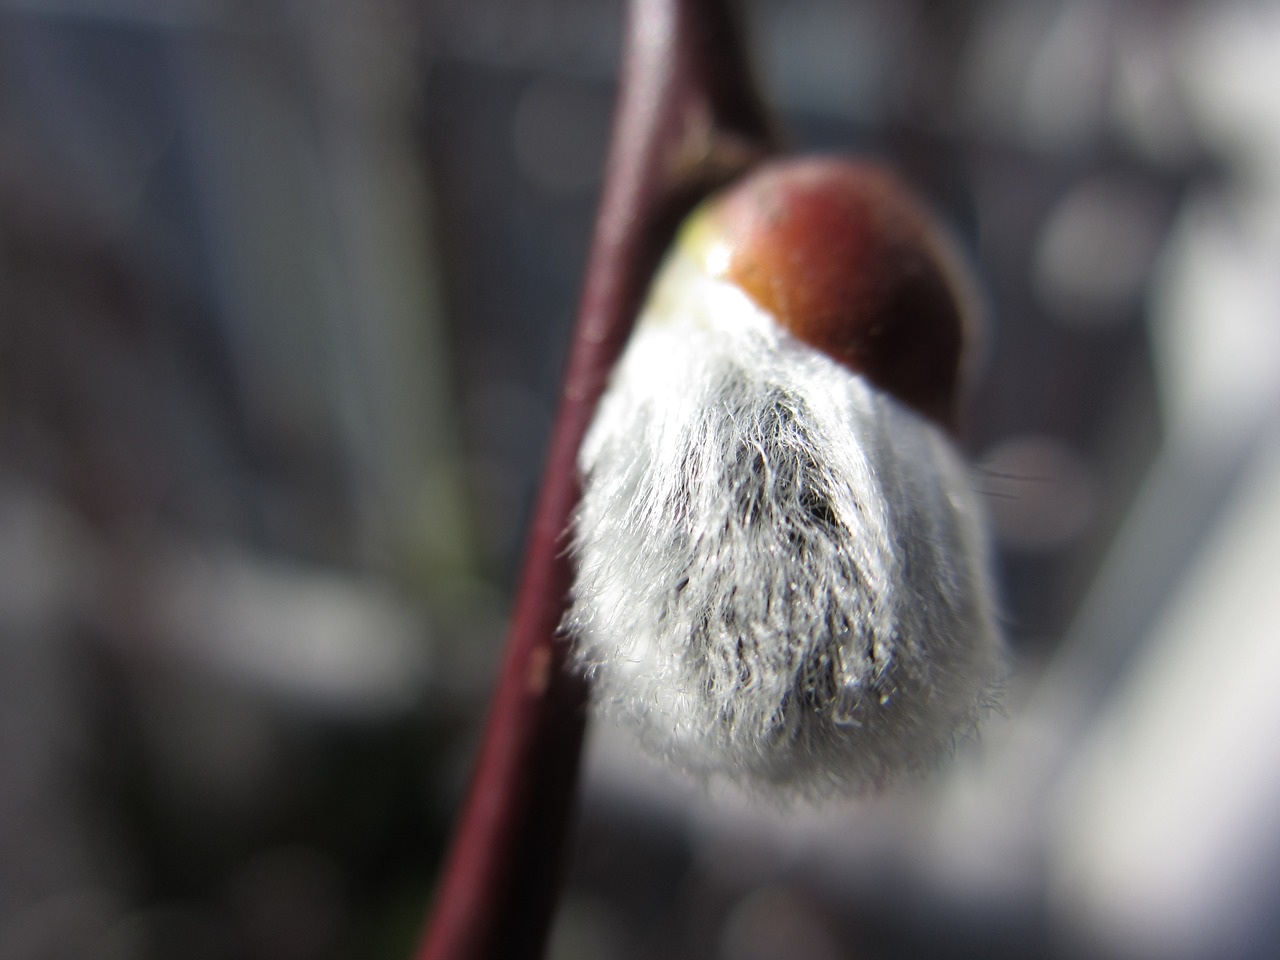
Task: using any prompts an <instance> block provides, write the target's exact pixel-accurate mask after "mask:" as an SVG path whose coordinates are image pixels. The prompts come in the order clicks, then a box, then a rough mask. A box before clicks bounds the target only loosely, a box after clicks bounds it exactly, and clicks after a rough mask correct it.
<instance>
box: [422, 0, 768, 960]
mask: <svg viewBox="0 0 1280 960" xmlns="http://www.w3.org/2000/svg"><path fill="white" fill-rule="evenodd" d="M626 37H627V43H626V50H625V63H624V68H623V76H622V84H621V93H620V96H619V105H618V114H617V119H616V121H615V126H614V133H613V143H612V147H611V150H610V155H609V161H608V168H607V172H606V178H605V188H604V194H603V197H602V199H601V205H600V212H599V216H598V219H597V221H596V230H595V237H594V241H593V246H592V252H591V258H590V261H589V263H588V266H587V275H586V283H585V287H584V290H583V295H582V304H581V308H580V311H579V315H578V325H577V329H576V332H575V335H574V340H573V344H572V347H571V349H570V354H569V360H568V366H567V371H566V374H565V379H564V386H563V391H562V394H561V397H560V409H559V413H558V415H557V418H556V424H555V429H554V432H553V435H552V439H551V446H550V450H549V452H548V457H547V464H546V469H545V472H544V474H543V484H542V490H541V494H540V497H539V500H538V504H537V507H536V510H535V512H534V517H533V523H532V527H531V529H530V531H529V539H528V543H527V546H526V551H525V562H524V568H523V575H522V578H521V581H520V585H519V590H518V593H517V597H516V604H515V611H514V616H513V619H512V624H511V630H510V633H509V634H508V637H507V646H506V651H505V654H504V657H503V662H502V666H501V671H500V674H499V677H498V683H497V687H496V690H495V692H494V697H493V702H492V705H491V707H490V712H489V719H488V725H487V727H486V731H485V737H484V741H483V744H482V746H481V749H480V755H479V757H478V759H477V761H476V767H475V771H474V773H473V775H472V782H471V787H470V791H469V793H468V796H467V800H466V804H465V806H464V808H463V811H462V814H461V817H460V820H459V823H458V826H457V832H456V834H455V836H454V840H453V845H452V848H451V850H450V852H449V856H448V860H447V862H446V864H445V869H444V873H443V874H442V877H441V880H440V885H439V888H438V894H437V897H436V903H435V908H434V912H433V915H432V917H431V921H430V923H429V925H428V927H427V930H426V933H425V935H424V938H423V940H422V943H421V946H420V948H419V951H418V954H417V956H418V960H499V958H501V960H519V958H531V957H537V956H539V955H541V953H542V945H543V941H544V939H545V936H546V931H547V927H548V924H549V921H550V916H551V911H552V908H553V906H554V901H555V896H556V892H557V886H558V883H557V879H558V876H559V872H560V871H559V862H560V859H561V857H560V852H561V847H562V846H563V838H564V834H565V830H566V826H567V823H568V819H569V809H570V807H571V805H572V799H573V792H574V787H575V783H576V777H577V768H578V758H579V754H580V749H581V742H582V733H583V728H584V724H585V702H586V698H587V689H586V684H585V682H584V681H583V680H582V678H580V677H578V676H576V675H575V674H574V673H573V672H572V671H571V670H570V669H569V668H568V667H567V665H566V649H565V645H564V642H563V639H562V638H561V637H560V636H559V635H558V632H557V630H558V627H559V624H560V620H561V617H562V616H563V613H564V608H565V602H566V599H567V596H568V591H569V587H570V583H571V580H572V564H571V558H570V557H569V556H568V554H567V542H566V537H565V533H566V530H567V528H568V526H569V520H570V517H571V515H572V513H573V510H574V508H575V506H576V504H577V501H578V494H579V490H578V477H577V471H576V467H575V463H576V458H577V452H578V447H579V445H580V444H581V442H582V437H583V434H584V433H585V431H586V428H587V424H588V422H589V421H590V418H591V414H592V411H593V410H594V409H595V405H596V401H597V400H598V399H599V397H600V393H601V391H602V390H603V389H604V385H605V382H606V380H607V378H608V375H609V371H610V369H611V368H612V367H613V364H614V362H615V361H616V360H617V358H618V355H619V353H620V352H621V350H622V347H623V344H624V343H625V342H626V339H627V335H628V334H629V333H630V330H631V326H632V323H633V322H634V319H635V315H636V312H637V310H638V309H639V307H640V304H641V301H642V299H643V297H644V293H645V289H646V287H647V286H648V283H649V279H650V277H651V276H652V274H653V271H654V269H655V267H656V266H657V263H658V261H659V259H660V258H661V256H662V253H663V251H664V250H665V249H666V247H667V245H668V243H669V242H670V240H671V237H672V234H673V233H674V230H675V227H676V225H677V224H678V222H679V221H680V219H681V218H682V217H683V216H684V215H685V214H686V213H687V212H688V211H689V210H690V209H691V208H692V207H693V205H694V204H696V203H697V202H698V200H700V199H701V198H702V197H703V196H705V195H706V194H707V193H708V192H709V191H710V190H712V189H714V188H715V187H717V186H720V185H721V184H723V183H724V182H726V181H727V180H728V179H729V178H731V177H733V176H735V175H737V174H739V173H741V172H742V171H743V170H745V169H746V168H747V167H748V166H750V165H751V164H752V163H753V162H755V161H756V160H757V159H759V158H760V157H762V156H763V155H764V154H765V153H766V152H767V151H768V149H769V146H770V144H771V142H772V141H771V137H770V133H769V129H768V125H767V123H766V121H765V115H764V111H763V110H762V108H761V106H760V103H759V101H758V99H757V97H756V94H755V90H754V87H753V85H752V83H751V81H750V76H749V72H748V70H747V67H746V60H745V57H744V54H743V48H742V44H741V42H740V38H739V35H738V30H737V23H736V21H735V19H734V17H733V16H732V14H731V11H730V10H729V9H728V6H727V2H726V0H633V2H632V3H631V4H630V6H629V12H628V20H627V31H626Z"/></svg>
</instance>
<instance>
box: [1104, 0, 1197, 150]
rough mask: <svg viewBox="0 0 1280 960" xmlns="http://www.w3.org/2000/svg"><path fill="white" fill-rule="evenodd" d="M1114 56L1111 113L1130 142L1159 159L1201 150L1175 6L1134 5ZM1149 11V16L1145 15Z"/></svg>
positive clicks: (1131, 144)
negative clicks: (1183, 77)
mask: <svg viewBox="0 0 1280 960" xmlns="http://www.w3.org/2000/svg"><path fill="white" fill-rule="evenodd" d="M1129 12H1130V13H1131V14H1132V15H1133V16H1134V19H1133V20H1130V21H1128V22H1127V23H1126V24H1125V26H1126V28H1127V29H1125V30H1124V31H1123V32H1122V33H1121V35H1120V36H1119V37H1118V40H1117V47H1118V49H1117V51H1116V56H1115V59H1114V60H1113V61H1112V68H1113V69H1114V71H1115V81H1114V84H1113V87H1112V98H1111V112H1112V115H1113V117H1114V119H1115V121H1116V124H1117V126H1118V128H1119V130H1120V132H1121V133H1123V134H1124V135H1125V136H1126V139H1127V141H1128V144H1129V145H1130V146H1132V147H1134V148H1136V149H1137V150H1138V151H1139V153H1141V154H1142V155H1143V156H1144V157H1146V158H1147V159H1149V160H1151V161H1153V162H1155V163H1157V164H1164V163H1169V164H1177V163H1182V162H1184V161H1186V160H1188V159H1189V158H1190V156H1191V155H1192V153H1193V152H1194V150H1195V143H1194V136H1193V134H1192V130H1191V125H1190V119H1189V117H1188V115H1187V109H1188V108H1187V103H1186V97H1185V96H1183V91H1182V89H1181V85H1180V82H1179V76H1178V63H1177V59H1176V53H1175V49H1174V48H1175V47H1176V44H1172V43H1170V34H1171V32H1172V31H1173V30H1176V29H1177V27H1178V25H1179V23H1180V19H1179V18H1178V17H1177V11H1175V10H1173V9H1172V7H1171V6H1166V7H1163V8H1161V7H1155V8H1152V9H1150V10H1143V9H1142V8H1131V10H1130V11H1129ZM1144 14H1145V15H1144Z"/></svg>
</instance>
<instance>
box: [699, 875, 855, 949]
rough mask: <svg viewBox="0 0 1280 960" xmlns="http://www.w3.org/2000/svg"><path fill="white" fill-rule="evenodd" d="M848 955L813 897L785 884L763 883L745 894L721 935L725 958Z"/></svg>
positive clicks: (721, 946)
mask: <svg viewBox="0 0 1280 960" xmlns="http://www.w3.org/2000/svg"><path fill="white" fill-rule="evenodd" d="M844 955H845V951H844V949H843V948H842V947H841V945H840V943H839V941H838V940H837V938H836V935H835V932H834V931H833V930H832V929H831V927H830V924H829V923H828V922H827V920H826V918H825V917H823V916H822V915H821V913H820V912H819V910H818V908H817V907H816V906H815V905H814V904H813V903H812V901H811V900H810V899H808V898H807V897H805V896H803V895H801V894H799V893H792V892H791V891H789V890H787V889H786V888H785V887H781V886H765V887H759V888H757V889H755V890H753V891H752V892H751V893H749V894H747V896H745V897H743V898H742V900H741V901H740V902H739V903H738V904H737V906H735V907H734V908H733V911H732V912H731V913H730V914H729V917H728V919H727V920H726V921H725V925H724V930H723V931H722V933H721V936H720V950H719V956H720V958H721V960H787V958H791V957H805V958H806V960H840V958H841V957H843V956H844Z"/></svg>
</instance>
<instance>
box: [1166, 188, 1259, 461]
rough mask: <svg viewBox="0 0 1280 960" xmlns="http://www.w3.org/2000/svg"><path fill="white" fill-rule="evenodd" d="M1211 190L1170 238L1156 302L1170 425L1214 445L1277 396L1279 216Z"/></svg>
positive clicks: (1237, 430) (1230, 436)
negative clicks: (1213, 195) (1234, 202)
mask: <svg viewBox="0 0 1280 960" xmlns="http://www.w3.org/2000/svg"><path fill="white" fill-rule="evenodd" d="M1258 213H1259V211H1253V212H1246V211H1245V210H1244V209H1242V208H1241V207H1239V206H1236V207H1232V206H1228V204H1227V203H1226V202H1225V201H1223V200H1221V199H1219V200H1217V201H1214V200H1213V199H1211V198H1209V197H1205V196H1201V197H1199V198H1196V199H1194V200H1193V201H1191V202H1190V203H1189V205H1188V207H1187V209H1186V210H1185V211H1184V213H1183V215H1182V216H1181V217H1180V218H1179V222H1178V224H1177V225H1176V227H1175V229H1174V234H1173V237H1172V239H1171V240H1170V245H1169V249H1168V251H1167V253H1166V256H1165V260H1164V263H1163V264H1162V266H1161V268H1160V279H1159V282H1158V285H1157V287H1156V288H1155V291H1156V302H1155V304H1154V310H1153V322H1154V327H1153V340H1154V343H1153V350H1154V354H1155V359H1156V365H1157V374H1158V377H1159V387H1160V391H1161V399H1162V402H1163V406H1164V409H1165V411H1166V413H1167V417H1168V426H1169V427H1170V429H1171V431H1174V432H1176V433H1177V434H1178V435H1179V437H1180V438H1182V439H1185V440H1188V441H1194V442H1204V443H1206V444H1208V445H1210V446H1211V447H1214V446H1217V445H1220V444H1222V443H1224V442H1227V441H1230V440H1232V439H1234V438H1237V437H1239V436H1241V435H1242V434H1244V433H1246V432H1247V431H1248V430H1249V429H1250V428H1251V425H1252V424H1254V423H1256V422H1257V419H1258V416H1259V415H1265V412H1266V411H1267V410H1272V411H1274V410H1275V409H1276V403H1277V400H1278V399H1280V283H1277V280H1276V277H1277V273H1276V265H1277V264H1280V220H1276V219H1274V218H1267V217H1265V216H1259V215H1257V214H1258Z"/></svg>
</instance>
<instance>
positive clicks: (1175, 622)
mask: <svg viewBox="0 0 1280 960" xmlns="http://www.w3.org/2000/svg"><path fill="white" fill-rule="evenodd" d="M1278 570H1280V433H1277V432H1274V431H1273V432H1272V434H1271V435H1270V437H1269V442H1268V443H1267V444H1266V445H1265V446H1263V447H1262V448H1261V449H1260V450H1259V451H1257V453H1256V454H1255V457H1254V459H1253V461H1252V462H1251V464H1250V465H1249V468H1248V471H1247V474H1246V478H1245V480H1244V482H1243V483H1242V484H1241V486H1240V487H1239V488H1238V492H1237V494H1236V496H1235V497H1234V499H1233V501H1232V503H1231V504H1230V506H1229V508H1228V511H1227V513H1226V515H1225V516H1224V518H1223V519H1222V521H1221V522H1220V523H1219V525H1218V527H1217V529H1216V531H1215V532H1214V535H1213V536H1212V537H1211V539H1210V540H1209V541H1208V543H1207V544H1206V545H1205V546H1204V548H1203V549H1202V551H1201V552H1200V554H1199V556H1198V558H1197V560H1196V562H1195V563H1194V565H1193V566H1192V567H1191V568H1190V570H1189V571H1188V573H1187V575H1186V576H1185V577H1184V579H1183V582H1182V584H1181V585H1180V588H1179V589H1177V590H1175V591H1174V593H1173V599H1172V602H1171V603H1170V605H1169V606H1168V607H1167V608H1166V609H1165V611H1164V614H1163V616H1162V617H1161V618H1160V621H1159V623H1158V625H1157V627H1156V629H1155V631H1154V634H1153V637H1152V643H1151V645H1150V646H1149V647H1148V649H1147V650H1146V652H1145V654H1144V655H1143V656H1142V657H1141V660H1140V662H1139V663H1138V664H1137V665H1136V669H1135V670H1134V671H1133V674H1132V676H1133V680H1132V681H1131V682H1130V684H1129V686H1128V687H1127V689H1126V690H1125V691H1124V693H1123V695H1122V696H1121V697H1120V698H1119V699H1118V700H1117V701H1116V702H1115V703H1114V704H1113V706H1111V707H1110V708H1109V710H1108V711H1107V713H1106V715H1105V717H1104V720H1103V722H1102V723H1101V724H1100V726H1099V728H1098V730H1097V732H1096V735H1095V737H1094V738H1093V740H1092V745H1091V747H1090V748H1089V749H1087V750H1086V751H1084V753H1083V755H1082V758H1081V761H1080V764H1079V777H1078V780H1077V781H1076V783H1075V785H1074V789H1072V788H1071V785H1070V784H1068V788H1067V790H1066V792H1065V794H1064V804H1063V807H1064V809H1063V815H1062V819H1061V822H1060V823H1059V824H1058V830H1057V832H1056V836H1055V843H1054V859H1055V861H1056V868H1057V869H1056V872H1057V877H1056V879H1057V881H1058V886H1057V891H1056V894H1057V903H1058V906H1059V907H1060V908H1061V909H1062V911H1063V912H1064V914H1065V916H1066V917H1068V918H1069V919H1073V920H1075V921H1076V922H1078V923H1081V924H1083V927H1084V930H1085V932H1086V936H1092V937H1097V938H1098V939H1100V940H1102V941H1103V942H1104V943H1105V944H1106V945H1107V946H1109V947H1111V948H1114V949H1119V950H1121V951H1122V954H1123V955H1126V956H1162V957H1218V956H1228V955H1234V954H1235V950H1236V948H1242V949H1246V950H1247V949H1248V948H1249V945H1248V944H1242V943H1239V942H1238V938H1240V937H1247V936H1248V935H1249V934H1248V931H1249V930H1250V923H1249V921H1250V920H1252V921H1254V922H1255V923H1256V922H1257V921H1258V919H1259V916H1258V914H1259V911H1260V910H1261V911H1265V909H1266V908H1265V907H1264V906H1262V904H1263V903H1265V902H1266V901H1265V900H1262V898H1274V896H1275V893H1276V891H1275V889H1274V886H1272V884H1274V879H1275V878H1274V875H1273V868H1274V861H1275V857H1276V855H1277V852H1280V842H1277V840H1276V837H1277V829H1278V828H1280V763H1277V759H1278V757H1277V750H1278V748H1277V744H1280V697H1277V696H1276V691H1277V690H1278V689H1280V644H1277V642H1276V640H1277V637H1278V636H1280V632H1278V628H1277V624H1280V591H1278V590H1277V589H1276V571H1278ZM1260 900H1261V903H1260ZM1264 916H1265V913H1264Z"/></svg>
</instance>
